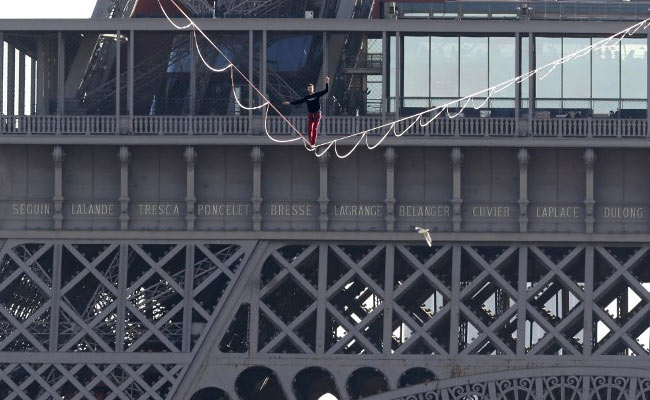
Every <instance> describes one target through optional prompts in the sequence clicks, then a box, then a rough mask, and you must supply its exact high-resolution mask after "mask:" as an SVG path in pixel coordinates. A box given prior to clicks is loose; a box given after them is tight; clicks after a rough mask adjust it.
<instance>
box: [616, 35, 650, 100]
mask: <svg viewBox="0 0 650 400" xmlns="http://www.w3.org/2000/svg"><path fill="white" fill-rule="evenodd" d="M647 57H648V46H647V41H646V39H623V41H622V42H621V97H622V98H623V99H646V98H647V97H648V85H647V81H648V69H647V66H648V64H647Z"/></svg>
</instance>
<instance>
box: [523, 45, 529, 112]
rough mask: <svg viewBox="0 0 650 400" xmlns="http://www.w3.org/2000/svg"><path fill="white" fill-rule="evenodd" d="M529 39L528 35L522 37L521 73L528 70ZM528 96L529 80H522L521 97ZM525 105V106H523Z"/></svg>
mask: <svg viewBox="0 0 650 400" xmlns="http://www.w3.org/2000/svg"><path fill="white" fill-rule="evenodd" d="M529 43H530V42H529V40H528V38H527V37H522V38H521V73H522V74H525V73H526V72H528V68H529V67H528V52H529V47H528V46H529ZM527 98H528V80H525V81H523V82H521V99H522V100H524V99H527ZM522 107H523V106H522Z"/></svg>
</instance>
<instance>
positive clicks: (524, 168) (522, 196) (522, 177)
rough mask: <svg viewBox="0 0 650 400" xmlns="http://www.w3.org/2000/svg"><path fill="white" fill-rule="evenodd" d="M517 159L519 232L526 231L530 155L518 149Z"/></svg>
mask: <svg viewBox="0 0 650 400" xmlns="http://www.w3.org/2000/svg"><path fill="white" fill-rule="evenodd" d="M517 161H519V201H518V203H519V232H522V233H524V232H527V231H528V203H529V201H528V162H529V161H530V155H529V154H528V150H526V149H519V152H518V153H517Z"/></svg>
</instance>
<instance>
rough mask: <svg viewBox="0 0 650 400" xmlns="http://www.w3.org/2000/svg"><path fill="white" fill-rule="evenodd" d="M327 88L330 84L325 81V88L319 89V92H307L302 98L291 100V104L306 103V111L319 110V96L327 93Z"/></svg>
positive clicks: (314, 111) (313, 111)
mask: <svg viewBox="0 0 650 400" xmlns="http://www.w3.org/2000/svg"><path fill="white" fill-rule="evenodd" d="M329 88H330V85H329V84H328V83H326V84H325V90H321V91H320V92H315V93H314V94H308V95H307V96H305V97H303V98H302V99H299V100H294V101H292V102H291V104H301V103H307V111H309V112H310V113H316V112H320V98H321V97H323V96H324V95H325V94H326V93H327V91H328V90H329Z"/></svg>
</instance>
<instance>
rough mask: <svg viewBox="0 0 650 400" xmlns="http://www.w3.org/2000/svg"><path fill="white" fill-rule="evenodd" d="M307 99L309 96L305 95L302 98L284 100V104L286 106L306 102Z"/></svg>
mask: <svg viewBox="0 0 650 400" xmlns="http://www.w3.org/2000/svg"><path fill="white" fill-rule="evenodd" d="M305 101H307V97H303V98H302V99H298V100H294V101H283V102H282V104H284V105H285V106H286V105H289V104H293V105H296V104H300V103H304V102H305Z"/></svg>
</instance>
